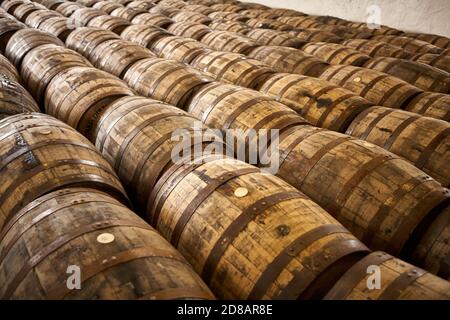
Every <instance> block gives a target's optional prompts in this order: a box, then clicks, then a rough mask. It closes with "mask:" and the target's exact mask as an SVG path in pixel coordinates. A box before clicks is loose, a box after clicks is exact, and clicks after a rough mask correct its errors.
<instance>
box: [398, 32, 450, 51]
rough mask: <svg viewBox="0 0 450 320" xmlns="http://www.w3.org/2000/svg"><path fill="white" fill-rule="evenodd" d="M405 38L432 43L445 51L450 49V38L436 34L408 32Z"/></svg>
mask: <svg viewBox="0 0 450 320" xmlns="http://www.w3.org/2000/svg"><path fill="white" fill-rule="evenodd" d="M405 36H407V37H410V38H414V39H417V40H422V41H425V42H428V43H431V44H433V45H435V46H437V47H439V48H443V49H449V48H450V38H448V37H444V36H439V35H435V34H426V33H413V32H408V33H406V34H405Z"/></svg>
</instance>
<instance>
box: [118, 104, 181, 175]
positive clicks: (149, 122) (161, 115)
mask: <svg viewBox="0 0 450 320" xmlns="http://www.w3.org/2000/svg"><path fill="white" fill-rule="evenodd" d="M180 115H184V112H182V111H181V110H180V111H178V112H167V113H157V114H154V115H152V116H151V117H150V118H147V119H145V120H144V121H143V122H141V123H140V124H139V125H137V126H134V127H133V130H132V131H131V132H130V133H129V134H128V135H127V136H126V138H125V139H124V141H123V142H122V144H121V145H120V149H119V151H118V153H117V157H116V158H115V163H114V169H115V170H116V171H119V169H120V167H121V165H122V160H123V156H124V154H125V152H126V151H127V149H128V146H129V145H130V143H131V142H132V141H133V140H134V139H135V138H136V137H137V136H138V134H139V133H140V132H142V130H143V129H144V128H145V127H147V126H150V125H152V124H153V123H154V122H156V121H159V120H162V119H165V118H169V117H174V116H180Z"/></svg>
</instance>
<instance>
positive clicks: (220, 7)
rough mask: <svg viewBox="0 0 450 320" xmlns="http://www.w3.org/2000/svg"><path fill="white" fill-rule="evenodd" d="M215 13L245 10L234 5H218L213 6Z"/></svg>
mask: <svg viewBox="0 0 450 320" xmlns="http://www.w3.org/2000/svg"><path fill="white" fill-rule="evenodd" d="M211 9H213V10H214V11H226V12H239V11H242V10H244V9H243V8H242V7H240V6H238V5H235V4H232V3H218V4H214V5H212V6H211Z"/></svg>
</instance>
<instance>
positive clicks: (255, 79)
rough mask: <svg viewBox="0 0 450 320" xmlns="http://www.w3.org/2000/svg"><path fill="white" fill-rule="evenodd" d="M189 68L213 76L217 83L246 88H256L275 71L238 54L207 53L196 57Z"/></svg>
mask: <svg viewBox="0 0 450 320" xmlns="http://www.w3.org/2000/svg"><path fill="white" fill-rule="evenodd" d="M190 64H191V66H193V67H194V68H197V69H199V70H200V71H202V72H206V73H208V74H211V75H213V77H214V78H215V79H216V80H217V81H222V82H227V83H231V84H235V85H237V86H241V87H246V88H252V89H254V88H256V87H258V86H259V84H260V83H262V82H264V81H265V79H267V77H269V76H270V75H272V74H274V73H275V71H274V70H273V69H271V68H269V67H268V66H266V65H265V64H264V63H262V62H259V61H258V60H254V59H248V58H247V57H246V56H244V55H242V54H238V53H231V52H220V51H207V52H204V53H202V54H200V55H198V56H197V58H195V59H194V60H193V61H192V62H191V63H190Z"/></svg>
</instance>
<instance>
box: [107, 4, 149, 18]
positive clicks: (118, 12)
mask: <svg viewBox="0 0 450 320" xmlns="http://www.w3.org/2000/svg"><path fill="white" fill-rule="evenodd" d="M143 13H147V11H146V10H135V9H131V8H127V7H120V8H117V9H114V10H113V11H111V13H110V15H111V16H113V17H117V18H122V19H125V20H127V21H131V20H133V18H134V17H136V16H137V15H140V14H143Z"/></svg>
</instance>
